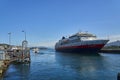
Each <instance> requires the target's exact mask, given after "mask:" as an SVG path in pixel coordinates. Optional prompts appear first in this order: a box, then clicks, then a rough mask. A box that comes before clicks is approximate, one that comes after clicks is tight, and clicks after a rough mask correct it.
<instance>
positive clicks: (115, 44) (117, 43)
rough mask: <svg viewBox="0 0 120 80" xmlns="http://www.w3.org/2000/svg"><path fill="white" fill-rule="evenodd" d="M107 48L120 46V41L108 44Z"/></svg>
mask: <svg viewBox="0 0 120 80" xmlns="http://www.w3.org/2000/svg"><path fill="white" fill-rule="evenodd" d="M105 46H120V41H119V40H117V41H114V42H110V43H108V44H106V45H105Z"/></svg>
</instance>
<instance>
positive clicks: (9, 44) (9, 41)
mask: <svg viewBox="0 0 120 80" xmlns="http://www.w3.org/2000/svg"><path fill="white" fill-rule="evenodd" d="M8 35H9V45H11V32H9V33H8Z"/></svg>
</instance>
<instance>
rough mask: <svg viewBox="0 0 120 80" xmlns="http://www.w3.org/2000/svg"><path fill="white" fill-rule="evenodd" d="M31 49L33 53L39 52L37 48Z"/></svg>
mask: <svg viewBox="0 0 120 80" xmlns="http://www.w3.org/2000/svg"><path fill="white" fill-rule="evenodd" d="M32 51H33V52H34V53H39V52H40V50H39V48H33V50H32Z"/></svg>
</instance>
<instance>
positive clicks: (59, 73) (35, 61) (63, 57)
mask: <svg viewBox="0 0 120 80" xmlns="http://www.w3.org/2000/svg"><path fill="white" fill-rule="evenodd" d="M30 55H31V63H30V64H11V65H10V66H9V67H8V69H7V71H6V72H5V74H4V76H3V78H2V79H3V80H117V74H118V73H119V72H120V54H105V53H101V54H100V55H80V54H72V53H61V52H56V51H55V50H54V49H45V50H40V52H39V53H33V52H32V51H31V53H30Z"/></svg>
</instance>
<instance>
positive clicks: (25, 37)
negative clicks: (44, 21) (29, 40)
mask: <svg viewBox="0 0 120 80" xmlns="http://www.w3.org/2000/svg"><path fill="white" fill-rule="evenodd" d="M22 32H24V35H25V40H26V32H25V31H24V30H23V31H22Z"/></svg>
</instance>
